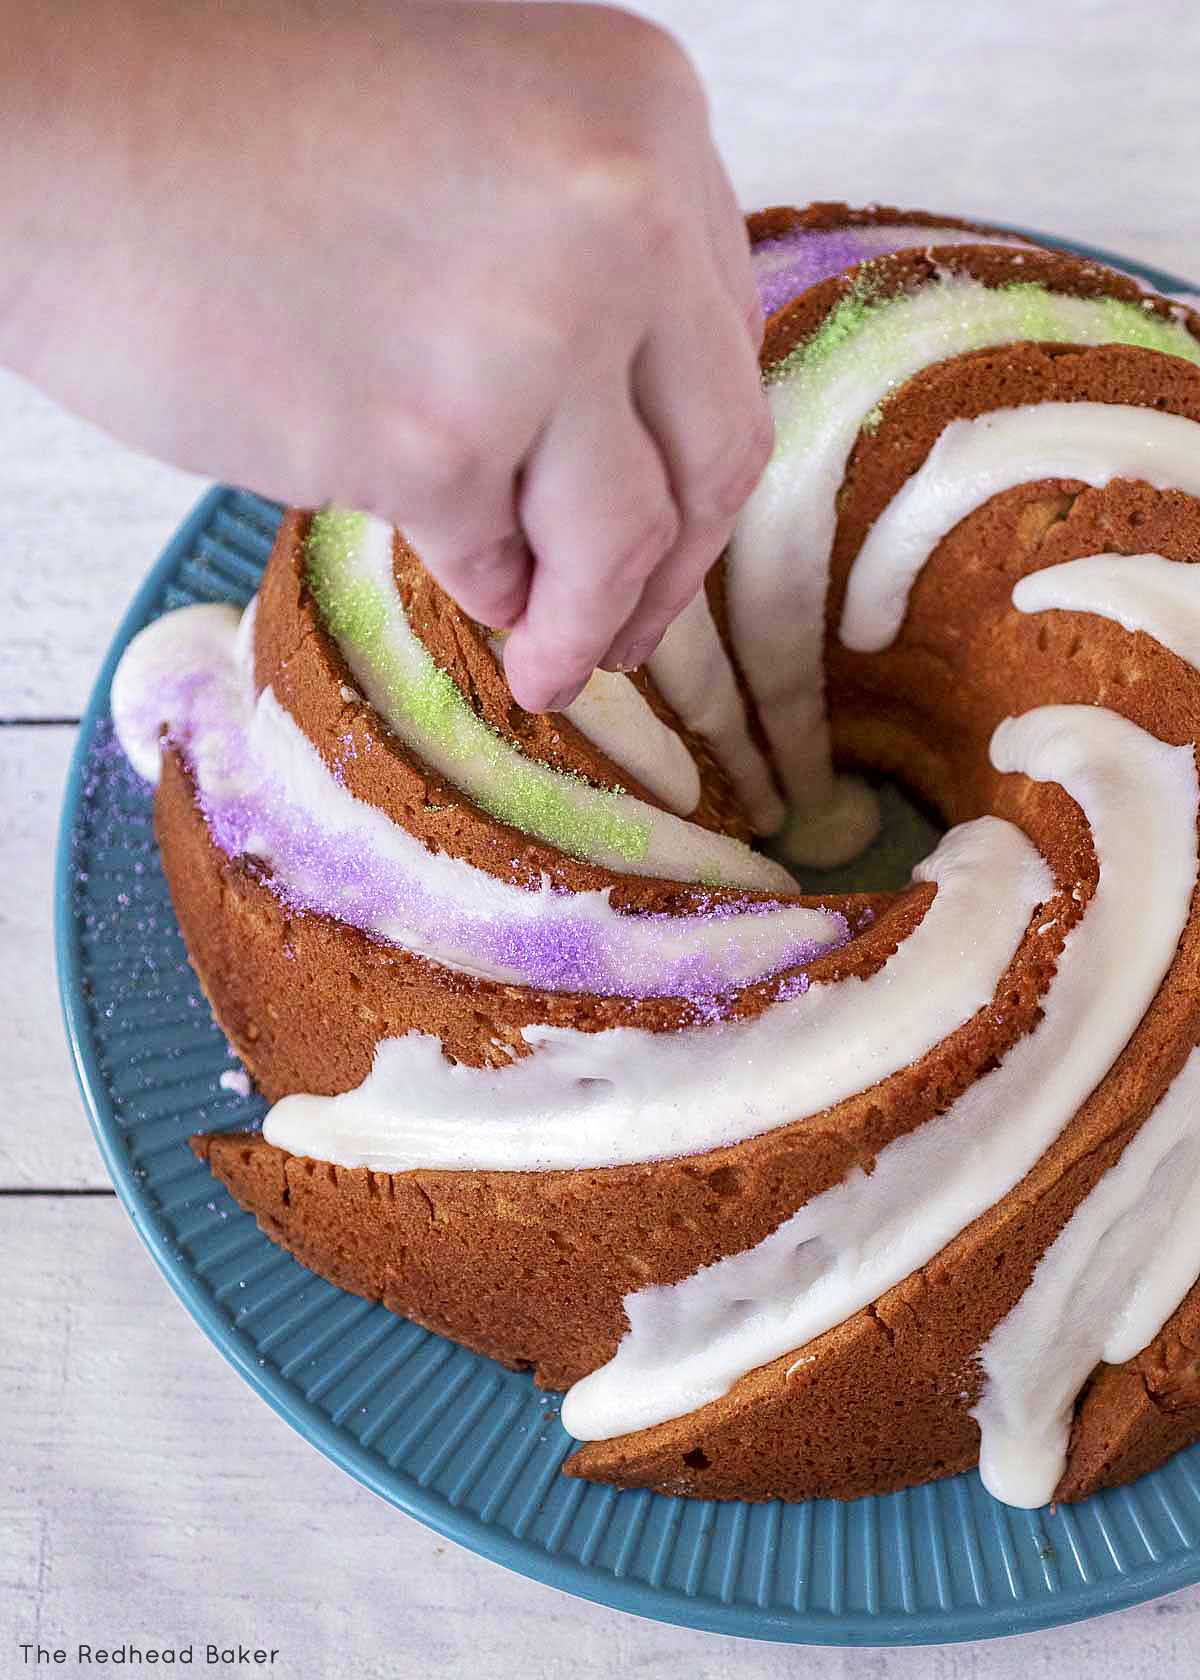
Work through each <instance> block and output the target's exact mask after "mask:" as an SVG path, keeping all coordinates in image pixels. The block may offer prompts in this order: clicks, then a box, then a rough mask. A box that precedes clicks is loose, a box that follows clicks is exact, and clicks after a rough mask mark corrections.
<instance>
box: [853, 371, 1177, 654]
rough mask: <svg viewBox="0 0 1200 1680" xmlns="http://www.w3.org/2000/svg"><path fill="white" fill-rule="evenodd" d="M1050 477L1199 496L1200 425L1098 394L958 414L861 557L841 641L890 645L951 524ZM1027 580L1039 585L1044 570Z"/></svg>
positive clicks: (871, 647)
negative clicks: (1128, 483)
mask: <svg viewBox="0 0 1200 1680" xmlns="http://www.w3.org/2000/svg"><path fill="white" fill-rule="evenodd" d="M1048 478H1066V479H1080V480H1082V481H1083V483H1085V484H1091V485H1095V486H1102V485H1105V484H1108V483H1110V482H1111V481H1112V480H1113V479H1115V478H1129V479H1139V480H1142V481H1143V482H1145V483H1147V484H1152V485H1153V486H1154V487H1155V488H1156V489H1159V490H1168V489H1171V490H1184V491H1186V492H1187V493H1188V494H1189V495H1192V496H1200V425H1198V424H1197V423H1196V421H1194V420H1188V419H1185V418H1184V417H1183V416H1182V415H1179V414H1167V413H1161V412H1159V411H1158V410H1156V409H1153V408H1138V407H1133V406H1128V405H1125V404H1119V403H1096V402H1077V403H1070V402H1043V403H1030V404H1026V405H1024V406H1023V407H1020V408H1001V409H995V410H993V411H992V412H990V413H987V414H981V415H980V416H979V417H978V418H977V419H975V420H953V421H951V423H950V424H949V425H948V426H947V427H946V429H945V430H944V431H943V432H942V434H941V436H940V437H939V438H938V440H937V442H936V443H935V444H934V446H933V448H932V449H931V450H930V451H929V454H928V455H927V456H926V458H925V460H924V462H923V463H922V465H921V466H920V468H919V469H918V470H917V472H915V473H914V474H913V476H912V477H911V478H910V479H909V480H908V481H907V483H906V484H904V485H903V486H902V487H901V488H900V490H899V491H897V493H896V495H895V496H893V498H892V500H891V501H890V502H889V503H888V505H887V507H886V508H885V509H884V510H883V512H882V513H881V514H880V516H879V518H878V519H877V520H876V521H875V523H874V525H873V526H872V527H871V530H870V531H869V532H868V534H867V539H866V541H865V542H864V543H863V545H862V547H861V549H860V550H859V552H858V554H857V555H856V556H855V560H854V564H853V566H852V567H851V569H850V577H849V580H848V582H847V585H846V604H845V607H844V609H843V612H842V622H841V628H840V630H839V632H838V633H839V636H840V638H841V640H842V642H843V643H844V644H845V645H846V646H847V647H849V648H854V649H856V650H857V651H858V652H861V653H876V652H878V651H879V650H880V649H881V648H885V647H887V646H888V645H889V644H890V643H891V642H893V641H894V640H895V638H896V637H897V635H898V634H899V632H900V626H901V624H902V623H903V622H904V614H905V612H906V610H907V607H908V597H909V593H910V591H911V589H912V586H913V583H914V581H915V580H916V577H917V574H918V573H919V572H920V570H921V568H922V566H923V565H924V564H925V562H926V560H927V559H928V558H929V556H930V554H931V553H932V552H933V550H934V549H935V548H936V547H937V545H938V543H939V542H940V541H941V540H942V538H943V537H944V536H945V535H946V534H947V532H949V531H951V530H953V528H954V527H955V525H957V524H958V523H959V521H960V520H962V519H965V518H966V516H967V515H968V514H969V513H972V512H974V510H975V509H976V508H979V507H982V506H983V504H984V503H985V502H987V501H990V500H991V498H992V497H993V496H997V495H999V494H1000V493H1001V491H1004V490H1011V489H1013V488H1014V487H1015V486H1016V485H1019V484H1029V483H1035V482H1037V481H1038V480H1040V479H1048ZM1026 582H1027V583H1029V584H1031V585H1033V586H1034V589H1035V591H1036V588H1037V579H1036V575H1035V576H1033V577H1031V578H1028V579H1027V580H1026ZM1018 605H1020V603H1019V602H1018Z"/></svg>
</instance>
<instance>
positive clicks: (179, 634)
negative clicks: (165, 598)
mask: <svg viewBox="0 0 1200 1680" xmlns="http://www.w3.org/2000/svg"><path fill="white" fill-rule="evenodd" d="M254 608H255V602H251V604H250V606H249V607H248V608H247V610H246V613H245V615H243V614H241V613H239V612H238V610H237V608H236V607H231V606H227V605H226V604H225V603H224V602H221V603H219V604H217V603H213V604H204V605H200V606H193V607H181V608H180V609H179V610H178V611H177V612H173V613H167V614H165V615H164V616H163V617H162V618H159V619H156V620H155V622H154V623H153V624H148V625H147V626H146V628H145V629H144V630H140V631H139V632H138V634H137V635H136V636H135V637H134V638H133V640H132V641H131V642H130V644H129V646H128V647H127V648H126V649H125V652H124V653H123V654H122V655H121V660H120V663H119V664H118V666H117V668H116V670H115V671H114V673H113V680H112V688H111V690H110V692H109V705H110V707H111V710H112V720H113V728H114V729H115V730H116V734H117V740H118V741H119V742H120V743H121V750H122V751H123V752H124V754H125V757H126V758H127V759H128V760H129V762H130V764H132V765H133V768H134V769H135V770H136V771H137V773H138V775H139V776H140V777H141V778H142V780H143V781H144V782H150V783H152V784H153V783H157V781H158V770H159V761H160V758H161V755H162V731H163V726H164V724H166V723H168V722H169V721H170V720H169V719H168V718H167V717H165V716H163V715H162V708H161V707H160V705H159V704H158V698H159V696H160V695H161V694H162V693H163V692H164V690H165V689H167V688H168V687H169V686H170V685H172V684H173V683H174V682H175V681H176V680H177V679H178V678H179V676H180V673H181V672H182V673H185V674H189V675H193V676H194V677H195V678H197V679H201V678H203V677H205V676H206V675H211V677H212V679H213V680H214V681H217V682H221V683H227V684H228V685H229V689H230V693H229V701H228V704H229V710H230V711H231V713H233V714H235V715H236V714H237V713H238V712H240V711H242V710H244V698H243V690H242V683H241V680H240V678H239V675H238V661H237V636H238V624H239V622H240V621H243V620H244V622H246V624H247V627H248V628H249V627H250V626H252V625H253V622H254ZM194 751H195V753H196V755H197V756H198V757H200V758H204V757H206V756H208V754H207V750H206V746H205V743H204V741H203V740H199V741H197V742H196V743H195V748H194ZM212 773H213V774H215V773H216V766H215V765H214V766H213V770H212Z"/></svg>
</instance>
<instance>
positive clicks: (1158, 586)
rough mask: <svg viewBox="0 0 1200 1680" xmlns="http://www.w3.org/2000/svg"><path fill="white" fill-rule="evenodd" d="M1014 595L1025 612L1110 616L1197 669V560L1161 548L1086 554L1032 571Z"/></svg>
mask: <svg viewBox="0 0 1200 1680" xmlns="http://www.w3.org/2000/svg"><path fill="white" fill-rule="evenodd" d="M1012 598H1013V606H1014V607H1016V608H1018V609H1019V610H1020V611H1021V612H1023V613H1038V612H1045V611H1046V610H1047V609H1053V608H1057V609H1059V610H1060V611H1064V612H1085V613H1095V614H1097V615H1098V616H1099V617H1101V618H1110V619H1112V620H1113V621H1114V622H1115V623H1117V624H1119V625H1121V626H1122V628H1124V629H1126V630H1141V631H1143V632H1144V633H1145V634H1146V635H1147V636H1153V637H1154V639H1155V641H1156V642H1160V643H1161V644H1162V646H1163V647H1165V648H1168V649H1169V650H1170V652H1171V653H1176V654H1178V655H1179V657H1180V659H1186V660H1187V662H1188V664H1189V665H1193V666H1195V667H1196V669H1197V670H1200V565H1197V564H1194V563H1193V564H1187V563H1184V562H1181V561H1178V560H1164V559H1163V557H1162V555H1161V554H1089V555H1086V556H1085V557H1084V558H1083V559H1081V560H1066V561H1064V562H1063V563H1062V564H1061V565H1059V566H1047V567H1046V568H1045V569H1044V570H1043V571H1040V572H1031V573H1030V574H1029V576H1028V577H1023V578H1022V579H1021V580H1020V582H1019V583H1018V584H1017V586H1016V588H1015V589H1014V590H1013V595H1012Z"/></svg>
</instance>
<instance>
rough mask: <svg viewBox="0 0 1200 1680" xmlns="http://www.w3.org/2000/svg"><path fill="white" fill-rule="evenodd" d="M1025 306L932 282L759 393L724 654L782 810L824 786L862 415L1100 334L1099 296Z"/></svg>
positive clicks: (1104, 319) (1108, 318)
mask: <svg viewBox="0 0 1200 1680" xmlns="http://www.w3.org/2000/svg"><path fill="white" fill-rule="evenodd" d="M1038 312H1039V321H1038V324H1037V326H1036V328H1031V324H1030V308H1029V302H1028V299H1027V298H1026V297H1025V296H1024V295H1023V294H1022V292H1021V291H1020V289H1014V288H1011V287H1010V288H998V289H996V288H989V287H988V286H985V285H984V284H983V283H982V282H981V281H978V280H975V279H972V278H970V277H968V276H965V275H954V274H946V275H945V276H943V277H942V278H941V279H939V280H938V281H936V282H934V283H931V284H929V285H926V286H922V287H920V288H919V289H918V290H917V291H915V292H913V293H911V294H908V295H907V296H905V297H900V298H895V299H892V300H889V301H888V302H887V303H886V305H881V306H880V307H879V308H878V309H877V310H874V311H871V312H869V313H868V315H867V317H866V318H865V319H864V320H863V321H861V322H860V323H859V324H857V326H856V327H855V329H854V330H853V331H851V332H849V333H848V334H847V335H846V337H845V338H844V340H842V341H841V342H840V343H838V344H836V345H834V346H832V347H831V348H830V349H829V350H828V351H827V353H826V354H825V355H823V356H822V357H821V358H820V359H819V361H818V362H817V363H816V364H815V365H814V366H813V367H812V368H811V369H810V368H807V367H806V366H804V365H801V367H800V368H799V369H798V371H796V372H795V373H793V374H791V375H789V376H788V377H786V378H783V379H781V380H780V381H779V382H777V383H775V384H772V385H770V386H769V387H768V390H767V398H768V401H769V403H770V406H771V410H772V414H773V416H774V420H775V452H774V455H773V456H772V459H771V461H770V463H769V465H768V467H767V470H766V471H765V472H764V474H763V476H762V478H761V479H760V480H759V483H758V486H757V488H756V489H755V491H754V494H753V495H752V496H751V497H750V500H749V502H748V503H747V504H746V507H745V508H744V510H743V512H742V515H741V518H740V519H739V521H738V525H737V528H736V530H735V531H734V535H733V541H732V544H731V547H730V554H729V570H728V598H729V613H730V628H731V631H732V635H733V640H734V646H735V648H736V650H737V654H738V659H739V661H740V663H741V666H742V669H743V670H744V671H745V672H746V675H747V678H748V680H749V682H750V684H751V687H752V689H753V691H754V695H755V699H756V701H757V703H758V707H759V712H760V716H761V717H762V721H763V727H764V729H765V730H766V733H767V737H768V740H769V742H770V745H771V748H772V752H773V754H774V759H775V763H776V766H777V768H778V770H779V774H780V777H781V779H782V783H783V789H784V794H785V796H786V798H787V800H788V803H789V805H790V806H793V807H796V808H798V809H801V810H806V811H808V810H817V809H819V808H820V807H821V806H822V805H824V804H827V803H828V802H829V800H830V799H831V797H832V792H833V779H832V775H833V773H832V770H831V768H830V759H829V729H828V723H827V720H826V716H825V706H824V676H823V672H822V660H821V654H822V641H823V636H824V627H825V596H826V590H827V585H828V574H829V560H830V553H831V550H832V546H833V538H834V533H835V529H836V524H837V495H838V490H839V487H840V486H841V483H842V480H843V478H844V476H845V472H846V463H847V460H848V459H849V455H850V451H851V449H852V448H853V447H854V443H855V440H856V439H857V437H858V434H859V430H860V428H861V426H862V424H863V420H864V418H865V417H866V416H867V415H869V414H870V413H871V412H872V411H873V410H874V409H875V408H876V407H877V405H878V404H879V403H881V402H882V401H883V400H884V398H886V397H887V396H888V394H889V392H891V391H893V390H894V389H895V388H896V387H897V386H898V385H900V384H901V383H902V382H903V381H904V380H906V379H909V378H911V377H912V376H913V375H914V374H916V373H919V372H920V371H921V369H922V368H926V367H929V366H931V365H932V364H933V363H935V362H940V361H943V360H945V359H947V358H948V357H951V356H956V355H961V354H963V353H964V352H966V351H969V350H977V349H983V348H986V347H988V346H991V345H997V344H1010V343H1014V342H1020V341H1022V340H1025V339H1029V338H1030V337H1041V338H1045V337H1048V336H1051V334H1050V331H1049V326H1053V328H1054V333H1055V335H1056V336H1058V337H1059V338H1061V339H1062V340H1064V341H1070V342H1074V343H1080V344H1104V343H1108V342H1110V341H1111V340H1112V338H1113V336H1114V329H1113V325H1112V313H1111V309H1110V308H1109V307H1108V306H1107V300H1105V299H1091V298H1077V297H1068V296H1066V295H1059V294H1049V295H1047V296H1046V297H1045V298H1044V299H1043V300H1040V301H1039V303H1038ZM1047 323H1049V326H1048V325H1047ZM1179 332H1180V338H1181V343H1182V342H1183V341H1185V340H1186V338H1187V335H1186V331H1185V329H1184V328H1182V327H1180V329H1179ZM1139 412H1140V413H1142V414H1145V412H1146V411H1145V410H1139ZM845 856H846V857H850V856H853V848H849V849H847V851H846V853H845ZM797 861H803V860H801V859H800V858H799V857H797Z"/></svg>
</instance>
